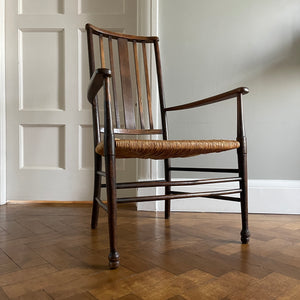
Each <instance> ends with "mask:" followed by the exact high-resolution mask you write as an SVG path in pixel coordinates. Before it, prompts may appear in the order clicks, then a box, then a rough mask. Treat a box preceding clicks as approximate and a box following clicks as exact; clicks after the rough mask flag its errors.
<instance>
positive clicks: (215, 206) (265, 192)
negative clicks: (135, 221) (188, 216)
mask: <svg viewBox="0 0 300 300" xmlns="http://www.w3.org/2000/svg"><path fill="white" fill-rule="evenodd" d="M178 180H184V179H178ZM236 186H237V184H236V183H226V184H223V185H222V189H223V188H226V189H227V188H234V187H236ZM210 187H211V188H212V190H213V188H215V187H216V185H214V184H211V185H210ZM219 187H220V186H219ZM204 188H205V189H206V190H207V186H205V187H204V186H198V187H196V186H187V187H174V188H173V189H174V190H178V191H189V192H196V191H201V190H203V189H204ZM148 191H149V190H148ZM152 192H154V189H152ZM161 192H162V190H161V189H157V194H159V193H161ZM138 194H139V196H142V195H143V194H145V191H143V190H142V189H139V190H138ZM137 208H138V210H147V211H163V210H164V202H163V201H157V202H140V203H138V205H137ZM171 210H172V211H185V212H228V213H236V212H240V204H239V203H236V202H230V201H223V200H214V199H208V198H191V199H179V200H172V201H171ZM249 213H267V214H300V180H249Z"/></svg>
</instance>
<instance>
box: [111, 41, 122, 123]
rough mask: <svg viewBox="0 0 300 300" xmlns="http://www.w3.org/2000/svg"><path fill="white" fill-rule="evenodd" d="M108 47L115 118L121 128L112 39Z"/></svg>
mask: <svg viewBox="0 0 300 300" xmlns="http://www.w3.org/2000/svg"><path fill="white" fill-rule="evenodd" d="M108 47H109V61H110V69H111V75H112V78H111V82H112V92H113V99H114V108H115V109H114V111H115V118H116V127H117V128H120V126H121V121H120V112H119V105H118V102H117V90H116V82H115V64H114V51H113V45H112V38H111V37H110V38H109V39H108Z"/></svg>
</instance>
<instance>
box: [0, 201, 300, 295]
mask: <svg viewBox="0 0 300 300" xmlns="http://www.w3.org/2000/svg"><path fill="white" fill-rule="evenodd" d="M90 213H91V207H90V205H75V204H72V205H67V204H64V205H54V206H51V205H43V204H38V205H34V204H31V205H4V206H0V217H1V219H0V299H3V300H6V299H13V300H14V299H32V300H34V299H41V300H43V299H68V300H71V299H73V300H79V299H80V300H85V299H87V300H93V299H102V300H103V299H104V300H105V299H118V300H141V299H142V300H152V299H155V300H190V299H192V300H195V299H223V300H229V299H232V300H235V299H239V300H240V299H247V300H248V299H250V300H251V299H281V300H288V299H299V295H300V254H299V253H300V216H297V215H250V216H249V224H250V230H251V240H250V244H249V245H241V244H240V241H239V232H240V226H241V224H240V215H239V214H211V213H209V214H208V213H172V214H171V218H170V219H169V220H165V219H164V214H163V213H153V212H137V211H135V210H133V209H132V208H130V209H128V208H124V209H122V208H120V209H119V213H118V228H117V234H118V245H119V247H118V249H119V251H120V255H121V265H120V267H119V269H117V270H109V269H108V264H107V256H108V252H109V247H108V246H109V240H108V226H107V223H106V222H107V216H106V215H105V213H104V212H103V211H101V212H100V218H99V227H98V229H96V230H91V229H90Z"/></svg>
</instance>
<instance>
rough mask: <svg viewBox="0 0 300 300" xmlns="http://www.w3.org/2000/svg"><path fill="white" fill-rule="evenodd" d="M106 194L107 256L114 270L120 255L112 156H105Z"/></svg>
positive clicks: (114, 171) (113, 158)
mask: <svg viewBox="0 0 300 300" xmlns="http://www.w3.org/2000/svg"><path fill="white" fill-rule="evenodd" d="M105 168H106V192H107V208H108V230H109V245H110V253H109V256H108V259H109V267H110V269H116V268H118V267H119V264H120V262H119V261H120V255H119V253H118V251H117V249H116V247H117V245H116V242H117V237H116V225H117V201H116V195H117V193H116V161H115V156H114V155H107V156H105Z"/></svg>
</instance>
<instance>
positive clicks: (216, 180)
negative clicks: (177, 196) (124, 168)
mask: <svg viewBox="0 0 300 300" xmlns="http://www.w3.org/2000/svg"><path fill="white" fill-rule="evenodd" d="M241 180H242V178H241V177H226V178H213V179H198V180H192V179H191V180H184V181H181V180H176V181H166V180H149V181H139V182H121V183H117V188H118V189H130V188H143V187H145V188H146V187H155V186H186V185H200V184H210V183H224V182H235V181H241ZM101 187H106V184H103V185H101Z"/></svg>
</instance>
